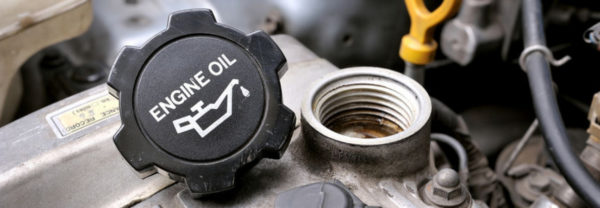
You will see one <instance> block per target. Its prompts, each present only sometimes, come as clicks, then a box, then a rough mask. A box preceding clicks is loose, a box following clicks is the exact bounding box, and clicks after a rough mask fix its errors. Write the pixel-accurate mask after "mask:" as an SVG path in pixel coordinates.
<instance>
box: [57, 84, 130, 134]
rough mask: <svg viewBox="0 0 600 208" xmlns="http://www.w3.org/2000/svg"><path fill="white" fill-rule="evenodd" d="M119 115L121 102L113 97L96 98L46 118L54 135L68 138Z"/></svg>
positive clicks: (70, 106) (62, 109)
mask: <svg viewBox="0 0 600 208" xmlns="http://www.w3.org/2000/svg"><path fill="white" fill-rule="evenodd" d="M118 113H119V101H118V100H117V99H116V98H114V97H113V96H111V95H107V94H105V95H102V96H94V97H91V98H88V99H85V100H83V101H80V102H77V103H75V104H72V105H69V106H66V107H64V108H61V109H59V110H58V111H55V112H53V113H50V114H48V116H46V120H48V122H49V123H50V126H52V127H53V128H52V129H53V130H54V133H56V135H57V136H58V137H59V138H62V137H66V136H68V135H71V134H73V133H75V132H78V131H80V130H82V129H85V128H87V127H90V126H93V125H94V124H97V123H98V122H100V121H103V120H106V119H108V118H110V117H112V116H114V115H117V114H118Z"/></svg>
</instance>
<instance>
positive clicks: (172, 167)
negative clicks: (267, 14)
mask: <svg viewBox="0 0 600 208" xmlns="http://www.w3.org/2000/svg"><path fill="white" fill-rule="evenodd" d="M285 63H286V60H285V57H284V56H283V53H282V52H281V50H280V49H279V48H278V47H277V45H276V44H275V43H274V42H273V41H272V40H271V38H270V37H269V36H268V35H267V34H266V33H264V32H254V33H252V34H249V35H245V34H243V33H241V32H240V31H237V30H235V29H233V28H230V27H227V26H225V25H221V24H218V23H216V21H215V18H214V16H213V14H212V12H211V11H210V10H198V9H196V10H185V11H180V12H176V13H174V14H172V15H171V17H170V18H169V24H168V27H167V29H166V30H164V31H162V32H160V33H159V34H158V35H156V36H155V37H153V38H152V39H151V40H149V41H148V42H147V43H145V45H144V46H143V47H141V48H133V47H125V48H124V49H123V50H122V51H121V53H120V54H119V56H118V58H117V60H116V61H115V63H114V65H113V68H112V70H111V73H110V76H109V78H108V85H109V86H110V87H111V88H112V89H111V93H112V94H113V95H114V96H115V97H117V98H118V99H119V103H120V110H121V111H120V113H121V121H122V125H121V128H120V129H119V131H118V132H117V134H116V135H115V137H114V141H115V144H116V146H117V148H118V149H119V151H120V152H121V154H122V155H123V157H124V158H125V159H126V160H127V162H129V164H130V165H131V166H133V167H134V168H135V169H136V170H138V171H143V170H147V169H149V168H153V167H158V168H160V169H162V170H165V171H166V172H168V173H169V175H171V176H174V177H172V178H175V179H183V180H185V182H186V183H187V185H188V186H189V189H190V191H191V193H192V194H193V195H194V196H202V195H206V194H210V193H217V192H221V191H225V190H228V189H231V188H233V187H234V184H235V178H236V175H237V172H238V170H240V169H241V168H242V167H246V166H249V165H252V164H256V162H257V161H258V160H260V159H261V158H263V157H268V158H273V159H278V158H280V157H281V155H282V154H283V152H284V151H285V149H286V148H287V145H288V143H289V141H290V137H291V134H292V131H293V128H294V122H295V117H294V113H293V112H292V111H291V110H289V109H288V108H286V107H285V106H284V105H283V104H282V96H281V88H280V84H279V77H278V72H279V71H280V70H282V68H283V67H285Z"/></svg>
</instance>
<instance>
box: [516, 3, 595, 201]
mask: <svg viewBox="0 0 600 208" xmlns="http://www.w3.org/2000/svg"><path fill="white" fill-rule="evenodd" d="M522 2H523V7H522V8H523V11H522V12H523V13H522V16H523V31H524V39H525V48H527V47H528V46H532V45H542V46H545V45H546V39H545V35H544V26H543V25H544V23H543V19H542V5H541V2H540V0H523V1H522ZM525 68H526V71H527V76H528V78H529V87H530V89H531V95H532V98H533V104H534V107H535V113H536V115H537V118H538V120H539V122H540V127H541V129H542V133H543V134H544V139H545V141H546V145H547V148H548V151H549V152H550V154H551V155H552V157H553V159H554V162H555V163H556V164H557V166H558V168H559V169H560V171H561V172H562V174H563V175H564V176H565V178H566V179H567V181H568V182H569V185H571V187H572V188H573V190H575V192H577V194H578V195H579V196H580V197H581V198H583V200H585V201H586V202H587V203H588V204H589V205H590V206H592V207H600V186H599V185H598V184H597V183H596V181H595V180H594V179H593V178H592V176H591V175H590V174H589V173H588V172H587V170H586V169H585V168H584V166H583V163H582V162H581V161H580V160H579V158H578V157H577V156H576V155H575V153H574V152H573V151H572V150H571V144H570V142H569V139H568V138H567V133H566V130H565V125H564V123H563V120H562V118H561V116H560V111H559V110H558V104H557V102H556V96H555V94H554V89H553V87H552V77H551V74H550V66H549V64H548V62H547V61H546V59H545V57H544V55H543V53H541V52H539V51H538V52H532V53H530V54H529V55H528V56H527V57H526V58H525Z"/></svg>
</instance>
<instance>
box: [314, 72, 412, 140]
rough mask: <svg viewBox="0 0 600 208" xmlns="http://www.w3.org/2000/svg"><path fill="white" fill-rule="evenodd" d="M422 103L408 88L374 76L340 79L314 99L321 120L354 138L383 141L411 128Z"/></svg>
mask: <svg viewBox="0 0 600 208" xmlns="http://www.w3.org/2000/svg"><path fill="white" fill-rule="evenodd" d="M418 110H419V104H418V101H417V99H416V97H415V96H414V93H412V92H410V91H409V90H408V89H407V87H406V86H404V85H401V84H399V83H398V82H395V81H392V80H389V79H385V78H377V79H374V78H372V77H370V76H357V77H352V78H349V79H344V80H337V81H335V82H333V83H331V84H329V85H328V86H326V87H325V88H324V89H323V90H322V91H321V92H320V93H319V94H318V95H317V96H316V97H315V99H314V100H313V111H314V113H315V116H316V117H317V119H318V120H319V121H320V122H321V123H322V124H323V125H324V126H326V127H328V128H329V129H331V130H333V131H335V132H337V133H340V134H343V135H346V136H350V137H357V138H380V137H385V136H390V135H393V134H396V133H398V132H401V131H403V130H404V129H408V128H409V127H410V126H411V124H412V123H413V122H414V121H415V119H416V113H417V112H418Z"/></svg>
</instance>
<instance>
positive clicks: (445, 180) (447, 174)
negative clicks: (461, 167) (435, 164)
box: [434, 168, 460, 188]
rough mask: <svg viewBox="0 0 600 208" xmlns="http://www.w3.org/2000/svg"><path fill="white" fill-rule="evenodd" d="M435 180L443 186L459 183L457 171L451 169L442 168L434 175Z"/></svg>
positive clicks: (453, 185) (447, 186)
mask: <svg viewBox="0 0 600 208" xmlns="http://www.w3.org/2000/svg"><path fill="white" fill-rule="evenodd" d="M434 180H435V182H436V183H437V184H438V185H439V186H442V187H445V188H453V187H455V186H458V185H459V184H460V177H459V176H458V173H456V171H454V170H452V169H447V168H446V169H442V170H440V171H439V172H438V173H437V174H435V176H434Z"/></svg>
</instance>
